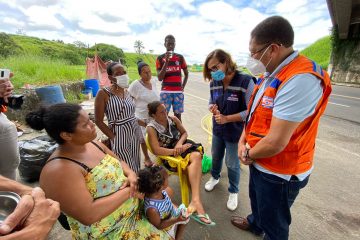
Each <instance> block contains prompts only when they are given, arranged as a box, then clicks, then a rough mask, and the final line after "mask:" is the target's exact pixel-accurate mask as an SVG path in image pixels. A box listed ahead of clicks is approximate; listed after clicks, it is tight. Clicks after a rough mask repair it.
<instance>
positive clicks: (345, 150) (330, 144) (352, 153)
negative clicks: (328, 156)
mask: <svg viewBox="0 0 360 240" xmlns="http://www.w3.org/2000/svg"><path fill="white" fill-rule="evenodd" d="M316 141H317V142H321V143H324V144H326V145H329V146H330V147H332V148H335V149H337V150H339V151H343V152H346V153H348V154H351V155H354V156H356V157H358V158H360V154H357V153H354V152H351V151H349V150H347V149H345V148H342V147H338V146H337V145H335V144H332V143H329V142H327V141H325V140H321V139H319V138H317V139H316Z"/></svg>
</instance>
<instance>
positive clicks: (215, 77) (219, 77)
mask: <svg viewBox="0 0 360 240" xmlns="http://www.w3.org/2000/svg"><path fill="white" fill-rule="evenodd" d="M211 78H212V79H213V80H214V81H221V80H223V79H224V78H225V73H224V72H223V71H221V70H220V69H219V70H217V71H215V72H211Z"/></svg>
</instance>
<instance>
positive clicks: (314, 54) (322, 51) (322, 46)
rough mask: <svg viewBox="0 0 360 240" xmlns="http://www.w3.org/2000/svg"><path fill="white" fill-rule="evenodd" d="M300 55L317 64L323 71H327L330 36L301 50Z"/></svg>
mask: <svg viewBox="0 0 360 240" xmlns="http://www.w3.org/2000/svg"><path fill="white" fill-rule="evenodd" d="M301 53H302V54H303V55H305V56H307V57H308V58H310V59H311V60H313V61H315V62H317V63H318V64H319V65H320V66H321V67H322V68H323V69H327V67H328V65H329V62H330V54H331V42H330V36H327V37H323V38H321V39H319V40H317V41H316V42H315V43H313V44H311V45H310V46H308V47H307V48H305V49H304V50H302V51H301Z"/></svg>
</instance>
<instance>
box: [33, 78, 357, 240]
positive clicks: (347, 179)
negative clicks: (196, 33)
mask: <svg viewBox="0 0 360 240" xmlns="http://www.w3.org/2000/svg"><path fill="white" fill-rule="evenodd" d="M208 97H209V84H208V83H205V82H204V81H203V80H202V76H201V74H192V73H191V74H190V77H189V81H188V85H187V86H186V89H185V113H184V114H183V117H182V118H183V123H184V125H185V127H186V129H187V131H188V132H189V135H190V137H191V138H192V139H194V140H195V141H198V142H202V143H203V145H204V147H205V150H206V153H207V154H208V155H210V147H211V144H210V143H209V142H208V134H207V133H206V132H205V131H204V130H203V129H202V128H201V123H200V122H201V118H202V117H203V116H205V115H206V114H207V113H208V110H207V103H208ZM359 110H360V88H350V87H343V86H333V93H332V96H331V98H330V103H329V105H328V108H327V110H326V113H325V115H324V116H323V117H322V119H321V123H320V127H319V131H318V138H317V146H316V153H315V168H314V171H313V173H312V175H311V177H310V181H309V184H308V185H307V187H306V188H305V189H303V190H302V191H301V192H300V194H299V196H298V198H297V200H296V202H295V204H294V205H293V207H292V224H291V226H290V239H293V240H299V239H306V240H312V239H314V240H321V239H326V240H335V239H346V240H352V239H354V240H355V239H360V230H359V229H360V191H359V189H360V177H359V170H360V153H359V149H360V111H359ZM209 178H210V174H209V173H208V174H204V175H203V177H202V183H201V196H202V198H203V202H204V206H205V209H206V211H207V213H208V214H209V215H210V217H211V218H212V220H214V221H215V222H216V226H215V227H206V226H203V225H200V224H198V223H196V222H194V221H193V220H191V221H190V222H189V224H188V225H187V227H186V234H185V240H202V239H206V240H235V239H241V240H251V239H260V238H258V237H255V236H254V235H252V234H250V233H248V232H244V231H241V230H239V229H237V228H235V227H234V226H232V225H231V223H230V217H231V216H232V215H234V214H236V215H242V216H246V215H247V214H248V213H249V212H250V202H249V198H248V178H249V171H248V167H246V166H242V171H241V180H240V193H239V206H238V208H237V209H236V210H235V211H234V212H230V211H229V210H227V208H226V201H227V198H228V191H227V188H228V180H227V172H226V168H223V172H222V177H221V180H220V183H219V184H218V185H217V186H216V187H215V189H214V190H213V191H212V192H205V190H204V184H205V182H206V181H207V180H208V179H209ZM34 185H36V184H34ZM170 186H172V187H173V188H174V191H175V193H179V194H178V195H176V196H175V201H176V202H177V203H180V200H181V197H180V190H179V184H178V179H177V177H171V179H170ZM269 197H271V196H269ZM70 238H71V235H70V233H69V232H68V231H65V230H64V229H62V228H61V226H60V225H59V224H58V223H57V224H56V226H55V227H54V229H53V231H52V233H51V235H50V237H49V239H52V240H55V239H59V240H60V239H61V240H63V239H70Z"/></svg>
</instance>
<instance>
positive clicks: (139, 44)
mask: <svg viewBox="0 0 360 240" xmlns="http://www.w3.org/2000/svg"><path fill="white" fill-rule="evenodd" d="M134 48H135V52H136V53H137V54H142V53H143V49H144V48H145V47H144V43H143V42H142V41H140V40H136V41H135V43H134Z"/></svg>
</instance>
